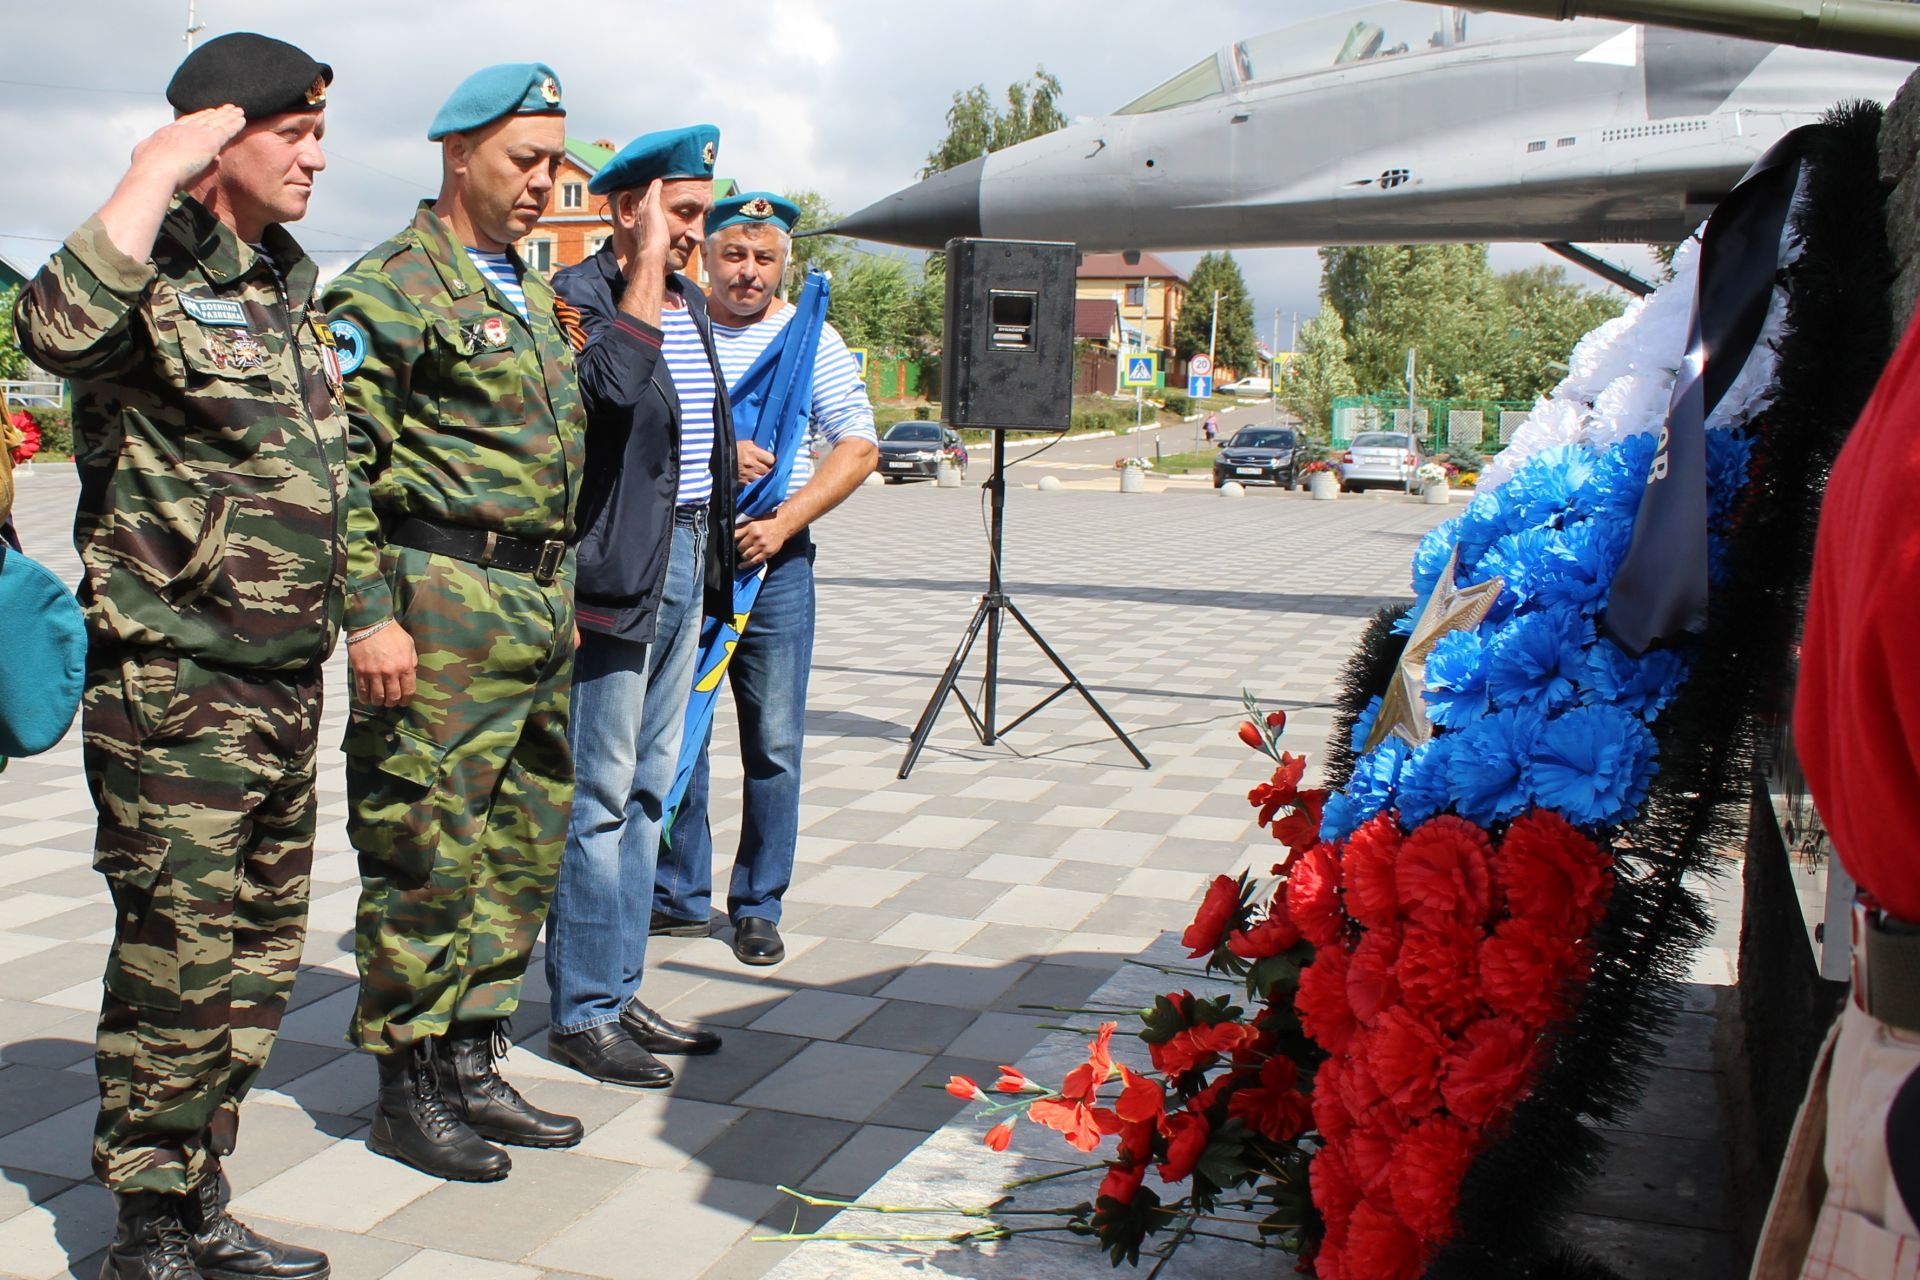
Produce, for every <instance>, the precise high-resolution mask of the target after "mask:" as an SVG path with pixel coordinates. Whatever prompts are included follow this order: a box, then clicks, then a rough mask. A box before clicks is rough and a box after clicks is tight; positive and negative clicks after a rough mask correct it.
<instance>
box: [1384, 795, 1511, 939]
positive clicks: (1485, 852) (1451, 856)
mask: <svg viewBox="0 0 1920 1280" xmlns="http://www.w3.org/2000/svg"><path fill="white" fill-rule="evenodd" d="M1492 852H1493V845H1492V842H1490V841H1489V840H1488V839H1487V833H1486V832H1484V831H1482V830H1481V829H1480V828H1479V827H1477V826H1475V825H1474V824H1473V823H1471V822H1468V821H1467V820H1466V819H1464V818H1457V817H1455V816H1454V815H1452V814H1450V813H1448V814H1442V815H1440V816H1439V817H1437V818H1432V819H1430V820H1428V821H1427V822H1424V823H1422V824H1421V825H1420V826H1419V827H1418V828H1416V829H1415V830H1414V832H1413V834H1412V835H1409V836H1408V837H1407V838H1406V841H1405V843H1403V844H1402V845H1401V846H1400V857H1399V861H1398V862H1397V863H1396V864H1395V868H1394V882H1395V885H1396V887H1397V888H1398V889H1399V893H1400V906H1401V909H1402V910H1404V911H1405V912H1406V913H1407V918H1408V919H1410V920H1412V921H1413V922H1414V923H1416V924H1423V925H1427V926H1429V927H1433V926H1437V925H1440V924H1442V923H1444V922H1446V921H1448V920H1457V921H1459V922H1460V923H1462V924H1474V925H1477V924H1482V923H1484V922H1485V921H1486V918H1487V912H1488V911H1489V909H1491V907H1492V900H1493V885H1492V880H1491V877H1490V875H1489V873H1488V871H1487V859H1488V857H1489V855H1491V854H1492Z"/></svg>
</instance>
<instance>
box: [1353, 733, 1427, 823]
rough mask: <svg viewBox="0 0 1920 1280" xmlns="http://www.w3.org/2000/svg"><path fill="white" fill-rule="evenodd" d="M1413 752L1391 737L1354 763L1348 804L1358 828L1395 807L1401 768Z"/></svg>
mask: <svg viewBox="0 0 1920 1280" xmlns="http://www.w3.org/2000/svg"><path fill="white" fill-rule="evenodd" d="M1412 751H1413V749H1412V748H1411V747H1409V746H1408V745H1407V744H1406V743H1405V742H1403V741H1402V740H1401V739H1399V738H1396V737H1389V738H1388V739H1387V740H1386V741H1385V742H1383V743H1381V744H1380V745H1379V746H1378V747H1376V748H1374V749H1373V750H1372V751H1369V752H1368V753H1367V754H1366V755H1364V756H1361V757H1360V758H1359V759H1358V760H1356V761H1354V764H1353V774H1352V776H1351V777H1349V778H1348V779H1347V802H1348V804H1349V805H1350V806H1351V808H1350V814H1351V817H1352V819H1353V824H1354V825H1355V826H1359V825H1360V824H1361V823H1363V822H1365V821H1366V820H1367V819H1368V818H1371V817H1372V816H1373V815H1374V814H1376V813H1378V812H1380V811H1381V810H1382V809H1385V808H1387V807H1388V806H1389V805H1391V804H1392V803H1393V793H1394V784H1395V783H1396V782H1398V781H1399V778H1400V766H1401V765H1402V764H1404V763H1405V762H1406V759H1407V757H1408V756H1409V755H1411V754H1412Z"/></svg>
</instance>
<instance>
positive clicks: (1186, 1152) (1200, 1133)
mask: <svg viewBox="0 0 1920 1280" xmlns="http://www.w3.org/2000/svg"><path fill="white" fill-rule="evenodd" d="M1167 1123H1168V1124H1169V1125H1171V1126H1172V1127H1173V1135H1172V1136H1171V1137H1169V1138H1168V1139H1167V1158H1166V1161H1165V1162H1164V1163H1163V1164H1161V1166H1160V1181H1162V1182H1179V1181H1181V1180H1182V1179H1184V1178H1187V1177H1190V1176H1192V1174H1193V1167H1194V1166H1195V1165H1197V1164H1199V1163H1200V1157H1201V1156H1202V1155H1203V1154H1205V1153H1206V1150H1207V1136H1208V1135H1209V1134H1211V1133H1212V1132H1213V1126H1211V1125H1209V1124H1208V1123H1207V1118H1206V1116H1204V1115H1201V1114H1197V1113H1195V1112H1192V1111H1179V1112H1175V1113H1174V1114H1173V1115H1171V1116H1168V1117H1167Z"/></svg>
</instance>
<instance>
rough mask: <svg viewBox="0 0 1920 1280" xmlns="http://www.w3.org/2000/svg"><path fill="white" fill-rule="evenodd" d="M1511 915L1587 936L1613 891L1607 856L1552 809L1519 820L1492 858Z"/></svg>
mask: <svg viewBox="0 0 1920 1280" xmlns="http://www.w3.org/2000/svg"><path fill="white" fill-rule="evenodd" d="M1493 878H1494V882H1495V883H1496V884H1498V885H1499V886H1500V891H1501V893H1502V895H1503V896H1504V897H1505V898H1506V901H1507V910H1508V911H1510V912H1512V913H1513V914H1514V915H1516V916H1519V917H1522V918H1524V919H1528V920H1533V921H1535V922H1537V923H1539V924H1541V925H1544V926H1546V927H1547V928H1549V929H1551V930H1553V931H1554V932H1555V933H1560V934H1565V935H1569V936H1576V937H1577V936H1584V935H1585V934H1586V933H1587V931H1588V930H1589V929H1591V928H1592V927H1593V926H1594V925H1595V924H1597V923H1599V920H1600V917H1601V916H1602V915H1604V914H1605V913H1606V903H1607V898H1608V896H1609V895H1610V894H1611V893H1612V891H1613V874H1612V870H1611V862H1610V860H1609V859H1608V857H1607V855H1606V854H1605V853H1603V852H1602V851H1601V850H1600V848H1599V847H1598V846H1597V845H1595V844H1594V842H1593V841H1591V840H1589V839H1587V837H1586V836H1584V835H1582V834H1581V833H1580V832H1579V831H1577V830H1575V829H1574V828H1573V826H1572V825H1571V824H1569V823H1568V822H1567V820H1566V819H1565V818H1562V817H1561V816H1560V815H1559V814H1557V813H1554V812H1553V811H1552V810H1550V809H1532V810H1529V811H1528V812H1527V813H1526V814H1525V815H1524V816H1522V817H1519V818H1516V819H1515V820H1514V822H1513V825H1512V826H1510V827H1508V828H1507V834H1506V836H1505V837H1504V838H1503V839H1502V840H1501V841H1500V851H1499V852H1498V853H1496V854H1495V855H1494V859H1493Z"/></svg>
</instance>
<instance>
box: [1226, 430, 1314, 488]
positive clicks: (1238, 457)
mask: <svg viewBox="0 0 1920 1280" xmlns="http://www.w3.org/2000/svg"><path fill="white" fill-rule="evenodd" d="M1299 447H1300V437H1299V435H1297V434H1296V433H1295V432H1294V429H1293V428H1292V427H1283V426H1280V425H1278V424H1277V423H1269V424H1267V425H1266V426H1262V427H1242V428H1240V429H1239V430H1238V431H1236V432H1234V433H1233V437H1232V438H1231V439H1229V440H1228V441H1227V442H1226V443H1225V444H1223V445H1221V446H1220V452H1219V453H1217V454H1215V455H1214V459H1213V487H1214V488H1216V489H1218V488H1219V487H1220V486H1221V485H1223V484H1225V483H1226V482H1227V481H1229V480H1238V481H1239V482H1240V483H1241V484H1274V485H1279V486H1280V487H1281V488H1282V489H1291V488H1293V485H1294V481H1295V480H1297V479H1298V478H1299V475H1300V460H1299V459H1297V458H1296V457H1295V456H1294V455H1295V453H1296V452H1297V451H1298V449H1299Z"/></svg>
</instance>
